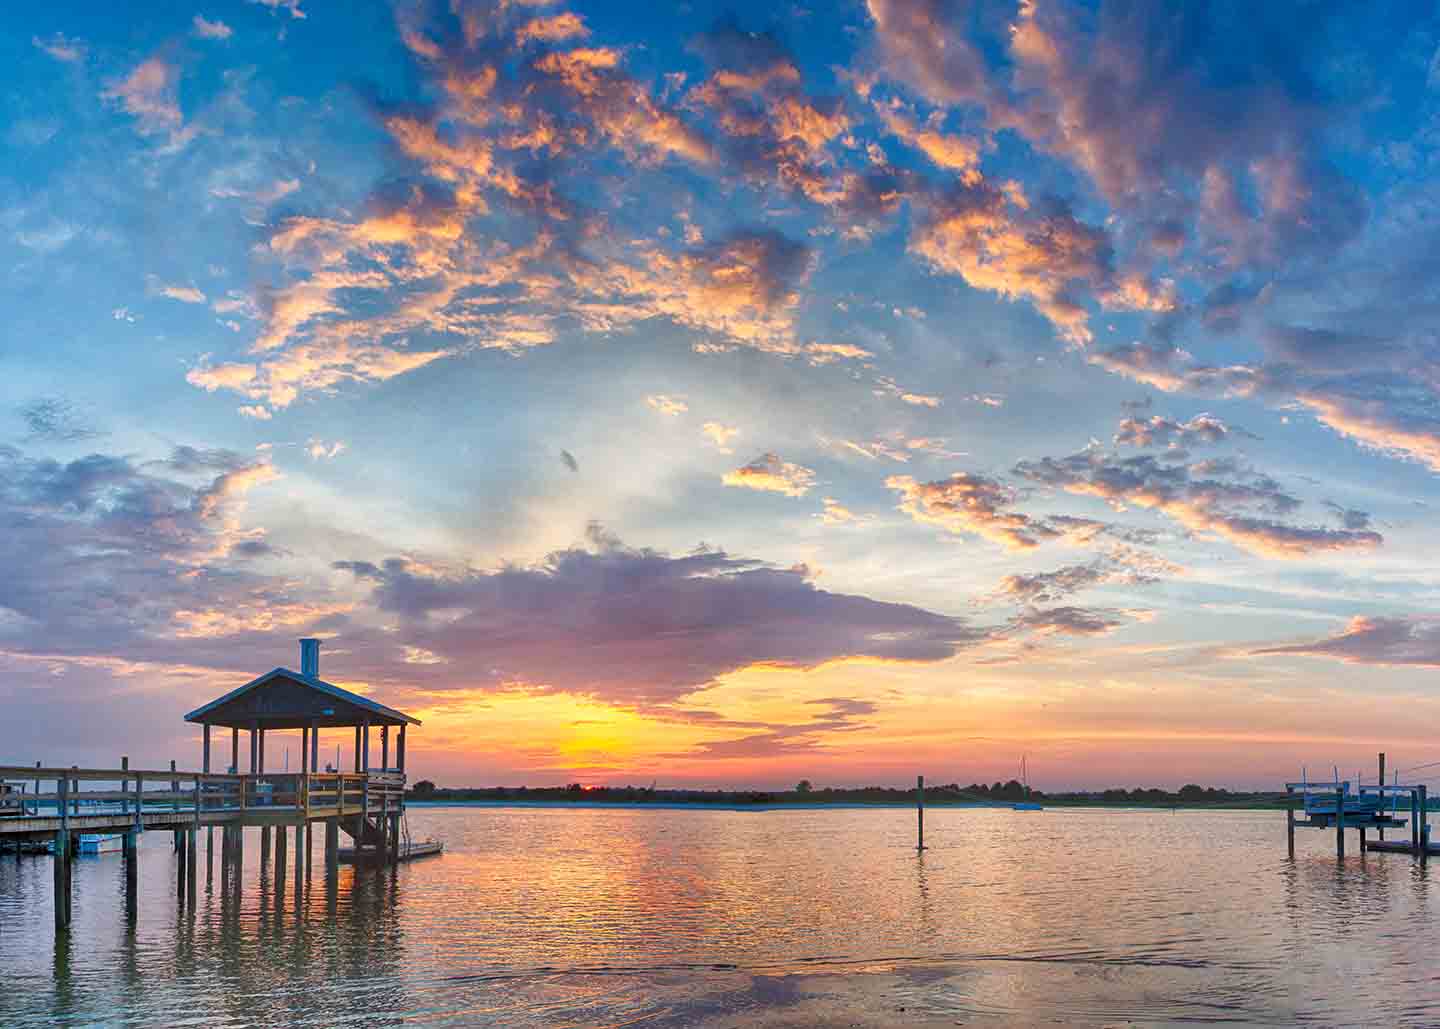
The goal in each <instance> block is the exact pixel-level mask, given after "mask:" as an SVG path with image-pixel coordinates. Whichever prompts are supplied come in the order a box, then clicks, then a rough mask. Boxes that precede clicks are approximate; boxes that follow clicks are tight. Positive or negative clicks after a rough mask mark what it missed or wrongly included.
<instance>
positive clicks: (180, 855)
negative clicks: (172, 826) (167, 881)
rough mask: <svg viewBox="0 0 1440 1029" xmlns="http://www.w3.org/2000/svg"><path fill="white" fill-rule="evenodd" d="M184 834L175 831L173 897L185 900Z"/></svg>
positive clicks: (177, 830)
mask: <svg viewBox="0 0 1440 1029" xmlns="http://www.w3.org/2000/svg"><path fill="white" fill-rule="evenodd" d="M185 871H186V864H185V834H184V833H183V832H181V831H180V830H179V829H176V830H175V895H176V896H177V897H179V898H180V899H181V901H184V899H185Z"/></svg>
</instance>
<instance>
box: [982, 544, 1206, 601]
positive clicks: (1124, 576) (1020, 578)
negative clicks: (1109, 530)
mask: <svg viewBox="0 0 1440 1029" xmlns="http://www.w3.org/2000/svg"><path fill="white" fill-rule="evenodd" d="M1184 573H1185V569H1184V568H1182V567H1181V566H1180V565H1177V564H1175V563H1174V562H1172V561H1168V560H1166V559H1165V558H1163V557H1160V556H1159V555H1157V554H1152V553H1149V552H1148V551H1143V550H1137V549H1136V548H1134V547H1131V546H1127V545H1124V544H1116V545H1112V546H1111V547H1110V548H1108V550H1107V551H1106V553H1105V554H1103V555H1101V556H1100V557H1097V558H1096V559H1095V560H1093V561H1088V562H1085V563H1083V564H1072V565H1066V566H1064V567H1062V568H1057V569H1055V570H1054V571H1049V572H1035V573H1033V574H1028V575H1027V574H1020V573H1015V574H1012V575H1007V576H1005V577H1004V578H1003V579H1001V580H1000V584H999V585H998V586H997V587H996V588H995V590H994V592H993V593H992V594H991V597H990V598H989V599H993V600H999V601H1004V602H1008V603H1017V604H1054V603H1057V602H1058V601H1060V600H1063V599H1064V598H1066V597H1069V596H1071V595H1073V594H1075V593H1080V592H1083V591H1084V590H1087V589H1093V588H1095V587H1097V586H1109V585H1121V586H1147V585H1152V584H1154V583H1158V582H1160V581H1162V580H1163V579H1164V578H1166V577H1170V576H1176V575H1183V574H1184Z"/></svg>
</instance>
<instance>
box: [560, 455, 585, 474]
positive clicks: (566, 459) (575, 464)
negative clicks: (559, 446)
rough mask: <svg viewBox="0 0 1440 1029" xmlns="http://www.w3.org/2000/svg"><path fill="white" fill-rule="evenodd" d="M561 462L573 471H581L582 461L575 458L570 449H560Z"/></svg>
mask: <svg viewBox="0 0 1440 1029" xmlns="http://www.w3.org/2000/svg"><path fill="white" fill-rule="evenodd" d="M560 463H561V464H563V465H564V466H565V467H566V468H568V469H570V470H571V471H572V472H578V471H580V462H579V461H577V460H575V455H574V454H572V453H570V451H568V450H562V451H560Z"/></svg>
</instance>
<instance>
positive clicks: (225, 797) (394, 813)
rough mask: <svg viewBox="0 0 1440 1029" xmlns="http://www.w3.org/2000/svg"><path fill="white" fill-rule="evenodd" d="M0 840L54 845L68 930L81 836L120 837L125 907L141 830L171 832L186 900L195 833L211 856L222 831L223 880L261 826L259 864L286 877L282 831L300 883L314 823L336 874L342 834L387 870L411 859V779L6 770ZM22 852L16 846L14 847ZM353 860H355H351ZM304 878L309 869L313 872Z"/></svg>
mask: <svg viewBox="0 0 1440 1029" xmlns="http://www.w3.org/2000/svg"><path fill="white" fill-rule="evenodd" d="M0 784H3V785H4V788H3V789H0V843H16V844H21V843H26V842H36V841H47V840H48V841H53V842H54V859H55V925H56V928H57V930H65V929H68V928H69V925H70V884H71V870H70V865H71V860H72V858H73V857H74V854H75V852H76V849H77V845H78V840H79V837H80V835H81V834H82V833H87V834H88V833H99V834H119V835H122V836H123V837H124V845H123V850H124V852H125V859H126V863H127V875H126V888H127V903H128V904H129V905H132V906H133V904H134V902H135V901H134V891H135V888H136V886H135V883H136V877H135V874H134V873H135V868H136V862H137V860H138V856H137V849H138V848H137V846H136V844H137V842H138V838H139V835H140V834H141V833H143V832H153V831H169V832H171V833H173V834H174V836H173V838H174V845H175V849H176V850H177V851H178V852H180V854H181V857H182V860H181V862H180V865H179V869H180V872H179V874H180V877H181V885H182V896H183V895H184V894H185V884H186V883H187V882H188V890H189V895H190V897H191V899H192V900H193V896H194V890H195V882H196V867H195V866H196V854H197V850H198V840H197V836H198V833H199V831H200V830H201V829H205V830H207V854H208V853H212V852H213V846H214V837H213V832H214V829H215V828H219V829H220V830H221V833H222V836H221V848H220V849H221V868H222V878H224V879H227V880H233V881H235V882H236V883H238V880H239V876H238V874H237V875H232V874H231V871H232V869H233V868H235V867H238V863H239V861H240V860H241V856H242V850H243V845H244V844H243V841H244V835H243V830H244V829H245V828H247V827H259V829H260V856H261V862H262V863H265V862H268V861H270V860H271V854H272V849H271V837H272V834H273V835H274V844H275V846H274V850H273V854H274V860H275V862H276V869H277V872H280V873H281V874H283V871H281V870H282V869H283V866H284V862H285V851H286V831H287V829H293V832H294V837H295V853H296V876H297V883H298V881H299V875H300V872H301V861H300V858H299V855H300V854H301V853H302V852H303V853H305V854H306V855H307V858H308V854H309V848H308V846H307V841H308V834H309V833H310V832H311V831H312V830H311V826H312V824H313V823H316V822H320V823H323V825H324V833H325V864H326V870H327V872H328V873H330V874H334V873H336V872H337V870H338V868H339V864H340V860H341V858H340V832H341V830H343V831H344V832H345V833H346V834H348V835H349V836H350V837H351V838H352V839H353V840H354V841H355V846H354V847H353V848H352V850H354V851H355V852H356V853H357V854H358V855H359V857H360V858H361V859H364V860H368V861H371V862H377V863H391V862H395V861H399V860H403V859H407V858H408V857H409V856H418V855H408V854H402V847H408V846H409V844H408V841H402V839H401V828H400V827H401V817H400V816H401V815H402V814H403V812H404V805H405V775H404V773H403V772H399V771H396V770H391V769H386V770H381V771H369V772H353V773H352V772H325V773H313V772H298V773H286V772H280V773H258V774H250V775H245V774H241V775H236V774H217V773H212V772H189V771H181V770H178V769H176V768H175V767H173V764H172V767H171V768H170V769H168V770H150V769H132V768H129V767H127V766H126V765H124V764H122V766H121V767H120V768H78V767H71V768H45V767H38V766H37V767H33V768H32V767H28V766H25V765H8V766H6V765H0ZM17 849H18V848H17ZM352 860H353V858H352ZM307 874H308V870H307Z"/></svg>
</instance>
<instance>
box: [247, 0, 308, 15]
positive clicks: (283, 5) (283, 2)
mask: <svg viewBox="0 0 1440 1029" xmlns="http://www.w3.org/2000/svg"><path fill="white" fill-rule="evenodd" d="M249 2H250V3H252V4H259V5H260V6H262V7H268V8H270V9H271V10H272V11H288V12H290V17H292V18H304V17H305V12H304V11H302V10H301V9H300V0H249Z"/></svg>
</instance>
